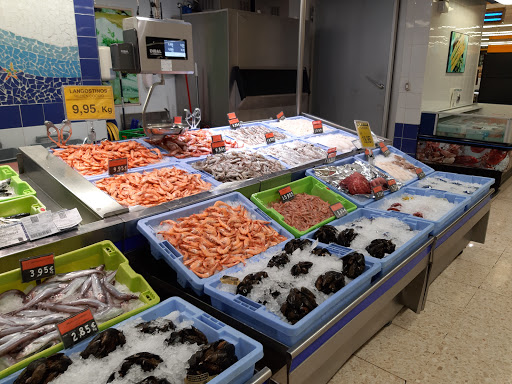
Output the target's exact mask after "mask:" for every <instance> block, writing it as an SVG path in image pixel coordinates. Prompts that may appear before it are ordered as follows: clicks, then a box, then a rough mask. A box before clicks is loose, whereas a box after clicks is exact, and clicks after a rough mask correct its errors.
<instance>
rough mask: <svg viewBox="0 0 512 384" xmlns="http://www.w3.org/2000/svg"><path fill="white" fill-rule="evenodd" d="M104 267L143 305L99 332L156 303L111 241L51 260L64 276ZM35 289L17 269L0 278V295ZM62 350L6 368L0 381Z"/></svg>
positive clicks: (153, 294)
mask: <svg viewBox="0 0 512 384" xmlns="http://www.w3.org/2000/svg"><path fill="white" fill-rule="evenodd" d="M102 264H105V269H106V270H114V269H117V273H116V281H118V282H119V283H121V284H124V285H126V286H127V287H128V288H129V289H130V291H132V292H140V296H139V299H140V300H141V301H143V302H144V303H145V304H144V305H142V306H140V307H139V308H136V309H134V310H133V311H130V312H126V313H123V314H122V315H120V316H117V317H115V318H113V319H111V320H108V321H106V322H104V323H100V324H98V326H99V329H100V330H101V331H103V330H105V329H107V328H109V327H111V326H113V325H114V324H117V323H119V322H120V321H123V320H126V319H128V318H130V317H132V316H133V315H135V314H137V313H139V312H142V311H145V310H146V309H148V308H150V307H152V306H153V305H155V304H157V303H158V302H159V301H160V298H159V297H158V295H157V294H156V292H155V291H154V290H153V289H152V288H151V287H150V286H149V284H148V283H147V282H146V280H145V279H144V278H143V277H142V276H141V275H139V274H138V273H135V272H134V271H133V269H132V268H131V267H130V265H129V264H128V259H126V257H124V255H123V254H122V253H121V252H120V251H119V250H118V249H117V248H116V247H115V245H114V244H112V242H111V241H108V240H106V241H102V242H99V243H96V244H93V245H89V246H88V247H84V248H80V249H78V250H76V251H72V252H68V253H65V254H62V255H59V256H55V272H56V273H58V274H59V273H68V272H73V271H77V270H81V269H89V268H91V267H96V266H99V265H102ZM29 286H35V282H32V283H22V282H21V271H20V269H19V268H17V269H14V270H12V271H9V272H5V273H2V274H0V293H1V292H5V291H8V290H10V289H19V290H21V291H25V289H27V287H29ZM61 349H62V343H59V344H57V345H54V346H53V347H50V348H47V349H45V350H44V351H41V352H39V353H36V354H35V355H32V356H30V357H28V358H26V359H25V360H22V361H20V362H19V363H16V364H14V365H12V366H10V367H9V368H6V369H4V370H3V371H0V378H3V377H6V376H7V375H10V374H12V373H13V372H16V371H17V370H19V369H22V368H25V367H26V366H27V365H28V364H29V363H30V362H31V361H34V360H36V359H38V358H40V357H47V356H50V355H53V354H54V353H56V352H58V351H60V350H61Z"/></svg>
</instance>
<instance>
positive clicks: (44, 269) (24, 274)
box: [20, 253, 55, 283]
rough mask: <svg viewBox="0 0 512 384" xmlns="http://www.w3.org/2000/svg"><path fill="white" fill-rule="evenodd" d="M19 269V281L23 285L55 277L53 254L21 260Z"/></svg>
mask: <svg viewBox="0 0 512 384" xmlns="http://www.w3.org/2000/svg"><path fill="white" fill-rule="evenodd" d="M20 268H21V281H22V282H24V283H28V282H29V281H34V280H41V279H44V278H45V277H50V276H53V275H55V261H54V257H53V253H50V254H49V255H42V256H36V257H30V258H27V259H22V260H20Z"/></svg>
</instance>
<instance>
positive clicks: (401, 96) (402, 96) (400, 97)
mask: <svg viewBox="0 0 512 384" xmlns="http://www.w3.org/2000/svg"><path fill="white" fill-rule="evenodd" d="M406 98H407V92H405V91H404V92H400V93H399V94H398V104H397V105H398V108H405V100H406Z"/></svg>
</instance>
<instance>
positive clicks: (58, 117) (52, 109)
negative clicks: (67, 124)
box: [43, 103, 64, 124]
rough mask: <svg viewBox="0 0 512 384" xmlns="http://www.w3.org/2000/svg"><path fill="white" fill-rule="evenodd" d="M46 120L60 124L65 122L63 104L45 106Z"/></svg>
mask: <svg viewBox="0 0 512 384" xmlns="http://www.w3.org/2000/svg"><path fill="white" fill-rule="evenodd" d="M43 110H44V118H45V120H50V121H52V122H53V123H55V124H56V123H60V122H61V121H62V120H64V105H63V104H62V103H48V104H44V105H43Z"/></svg>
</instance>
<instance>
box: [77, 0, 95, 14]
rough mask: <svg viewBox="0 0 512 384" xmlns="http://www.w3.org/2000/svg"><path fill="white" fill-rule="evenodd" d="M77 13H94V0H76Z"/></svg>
mask: <svg viewBox="0 0 512 384" xmlns="http://www.w3.org/2000/svg"><path fill="white" fill-rule="evenodd" d="M74 3H75V13H81V14H85V15H93V14H94V0H74Z"/></svg>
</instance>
